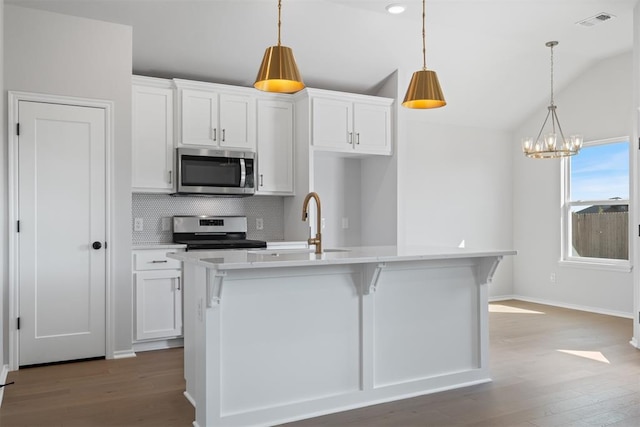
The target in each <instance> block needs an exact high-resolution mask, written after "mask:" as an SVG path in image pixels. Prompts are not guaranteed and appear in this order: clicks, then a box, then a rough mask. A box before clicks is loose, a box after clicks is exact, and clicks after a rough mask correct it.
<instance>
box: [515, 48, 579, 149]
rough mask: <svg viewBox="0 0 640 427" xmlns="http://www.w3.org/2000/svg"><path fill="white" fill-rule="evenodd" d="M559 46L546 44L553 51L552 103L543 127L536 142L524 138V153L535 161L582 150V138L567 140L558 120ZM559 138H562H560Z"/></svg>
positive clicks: (573, 137)
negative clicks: (555, 67)
mask: <svg viewBox="0 0 640 427" xmlns="http://www.w3.org/2000/svg"><path fill="white" fill-rule="evenodd" d="M557 45H558V42H557V41H550V42H547V43H545V46H547V47H548V48H550V49H551V101H550V103H549V106H548V107H547V116H546V117H545V119H544V122H543V123H542V127H541V128H540V132H538V136H537V137H536V139H535V141H534V139H533V138H530V137H527V138H523V140H522V151H523V152H524V154H525V155H526V156H527V157H531V158H533V159H554V158H558V157H568V156H573V155H574V154H577V153H578V151H580V148H582V136H580V135H571V136H570V137H569V138H568V139H567V138H565V136H564V133H563V132H562V127H561V126H560V120H558V114H557V113H556V109H557V107H556V105H555V104H554V100H553V48H554V46H557ZM549 118H551V123H550V127H551V131H550V132H549V133H546V134H544V135H543V132H544V130H545V126H546V125H547V123H548V122H549ZM558 133H559V135H558ZM558 136H559V137H560V138H558Z"/></svg>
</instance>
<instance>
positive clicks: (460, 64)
mask: <svg viewBox="0 0 640 427" xmlns="http://www.w3.org/2000/svg"><path fill="white" fill-rule="evenodd" d="M390 3H402V4H405V5H406V6H407V10H406V11H405V12H404V13H403V14H401V15H391V14H389V13H387V12H386V10H385V6H386V5H388V4H390ZM636 3H637V0H428V1H427V6H426V36H427V67H428V68H430V69H433V70H435V71H437V73H438V76H439V78H440V83H441V85H442V89H443V91H444V94H445V97H446V99H447V102H448V105H447V106H446V107H444V108H441V109H438V110H426V111H424V112H422V113H423V114H425V115H429V117H430V119H432V120H433V121H438V122H442V123H453V124H461V125H468V126H479V127H486V128H493V129H503V130H510V129H513V128H514V127H516V126H517V125H519V124H520V123H521V122H522V121H523V120H524V119H525V118H526V117H528V116H529V115H530V114H531V113H532V112H534V111H535V109H537V108H543V106H544V105H545V104H546V103H547V102H548V97H549V49H548V48H547V47H545V42H547V41H550V40H558V41H559V42H560V44H559V45H558V46H557V47H556V48H555V49H554V53H555V58H554V59H555V61H554V62H555V82H556V91H560V90H561V89H562V87H563V86H565V85H566V84H567V83H568V82H570V81H571V80H572V79H574V78H575V77H576V76H578V75H579V74H580V73H582V72H584V71H585V70H586V69H588V68H589V67H590V66H593V65H594V64H595V63H597V62H598V61H601V60H603V59H606V58H608V57H611V56H615V55H619V54H623V53H628V52H630V51H631V50H632V36H633V19H632V15H633V8H634V6H635V4H636ZM5 4H15V5H19V6H24V7H33V8H38V9H44V10H49V11H53V12H59V13H64V14H68V15H75V16H82V17H87V18H92V19H98V20H103V21H109V22H115V23H120V24H125V25H130V26H132V27H133V67H134V70H133V71H134V73H135V74H141V75H150V76H157V77H181V78H190V79H195V80H201V81H211V82H220V83H228V84H235V85H241V86H252V84H253V81H254V79H255V75H256V73H257V71H258V67H259V65H260V61H261V59H262V55H263V53H264V50H265V49H266V48H267V47H268V46H270V45H274V44H276V41H277V37H276V36H277V1H276V0H252V1H251V0H226V1H223V0H5ZM602 12H606V13H609V14H612V15H615V18H613V19H609V20H607V21H604V22H602V23H600V24H599V25H595V26H591V27H585V26H582V25H578V24H577V22H579V21H581V20H583V19H585V18H589V17H593V16H595V15H598V14H600V13H602ZM421 14H422V2H421V1H420V0H387V1H385V0H283V5H282V44H283V45H287V46H290V47H291V48H292V49H293V51H294V54H295V57H296V61H297V63H298V67H299V68H300V72H301V74H302V76H303V79H304V81H305V83H306V84H307V86H310V87H317V88H325V89H335V90H344V91H351V92H358V93H375V91H376V88H377V87H378V86H379V85H380V83H381V82H383V81H384V80H385V79H386V78H387V77H388V76H389V75H391V74H392V73H394V71H395V70H399V79H400V82H401V85H403V86H406V84H407V83H408V81H409V78H410V76H411V73H412V72H413V71H416V70H418V69H420V68H421V66H422V34H421V32H422V28H421V27H422V18H421ZM6 42H10V41H6ZM629 84H630V85H631V82H630V83H629ZM400 96H403V94H400Z"/></svg>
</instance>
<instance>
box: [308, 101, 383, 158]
mask: <svg viewBox="0 0 640 427" xmlns="http://www.w3.org/2000/svg"><path fill="white" fill-rule="evenodd" d="M308 93H309V96H310V98H311V144H312V145H313V146H314V147H315V148H318V149H322V150H329V151H337V152H345V153H358V154H382V155H390V154H391V105H392V104H393V99H390V98H379V97H373V96H365V95H354V94H343V93H340V92H331V91H323V90H315V89H313V90H308Z"/></svg>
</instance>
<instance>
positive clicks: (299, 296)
mask: <svg viewBox="0 0 640 427" xmlns="http://www.w3.org/2000/svg"><path fill="white" fill-rule="evenodd" d="M361 281H362V273H361V268H359V267H353V266H333V267H329V268H327V267H325V268H286V269H280V268H278V269H262V270H257V271H246V272H236V271H230V272H228V274H227V277H226V278H225V284H224V290H223V296H222V300H221V313H220V316H221V317H220V323H221V358H220V364H221V398H222V401H221V416H222V417H225V416H230V415H234V414H241V413H251V412H256V411H259V410H261V409H264V408H277V407H281V406H287V405H292V404H297V403H301V402H305V401H314V400H318V399H325V398H328V397H331V396H340V395H347V394H353V393H356V392H358V390H359V389H360V288H361V286H360V284H361ZM249 420H250V419H247V421H249Z"/></svg>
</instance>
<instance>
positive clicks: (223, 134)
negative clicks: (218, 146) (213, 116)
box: [222, 129, 226, 142]
mask: <svg viewBox="0 0 640 427" xmlns="http://www.w3.org/2000/svg"><path fill="white" fill-rule="evenodd" d="M225 131H226V129H222V142H224V140H225V133H226V132H225Z"/></svg>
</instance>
